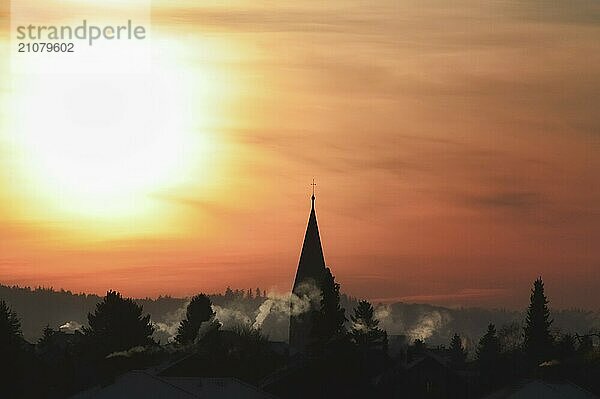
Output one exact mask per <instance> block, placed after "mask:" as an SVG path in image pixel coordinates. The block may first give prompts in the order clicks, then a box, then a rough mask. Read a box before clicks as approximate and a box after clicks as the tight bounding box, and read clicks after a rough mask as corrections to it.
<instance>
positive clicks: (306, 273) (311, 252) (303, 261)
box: [290, 180, 325, 352]
mask: <svg viewBox="0 0 600 399" xmlns="http://www.w3.org/2000/svg"><path fill="white" fill-rule="evenodd" d="M315 185H316V184H315V183H314V180H313V183H312V186H313V193H312V196H311V209H310V215H309V217H308V225H307V226H306V233H305V234H304V243H303V244H302V252H301V253H300V260H299V261H298V270H297V271H296V279H295V280H294V287H293V289H292V292H293V293H294V294H295V295H297V296H298V297H300V298H303V297H305V296H306V297H308V298H314V295H311V293H312V292H314V291H315V290H319V291H320V290H321V282H322V278H323V274H324V272H325V258H324V256H323V247H322V246H321V237H320V235H319V226H318V225H317V215H316V212H315V193H314V187H315ZM312 306H313V309H314V310H317V309H318V306H319V304H318V303H314V304H312ZM292 314H293V312H292ZM311 328H312V320H311V318H310V312H306V313H304V314H301V315H300V316H292V317H291V318H290V349H291V351H292V352H302V351H304V350H305V349H306V347H307V345H308V343H309V337H310V331H311Z"/></svg>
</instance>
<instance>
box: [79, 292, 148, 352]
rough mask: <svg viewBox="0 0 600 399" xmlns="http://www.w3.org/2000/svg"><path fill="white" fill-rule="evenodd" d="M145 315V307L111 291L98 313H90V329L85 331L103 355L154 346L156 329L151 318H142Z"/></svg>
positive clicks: (101, 303) (98, 308)
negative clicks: (153, 337)
mask: <svg viewBox="0 0 600 399" xmlns="http://www.w3.org/2000/svg"><path fill="white" fill-rule="evenodd" d="M142 312H143V308H142V306H140V305H138V304H136V303H135V302H134V301H133V299H131V298H123V297H122V296H121V294H119V293H118V292H116V291H108V292H107V293H106V296H105V297H104V299H103V300H102V301H101V302H100V303H98V304H97V305H96V310H95V311H94V313H88V323H89V325H90V326H89V327H84V328H83V331H84V333H85V335H86V337H87V338H88V339H89V340H90V341H91V343H92V344H93V348H94V349H95V350H96V351H97V352H98V354H101V355H108V354H110V353H112V352H116V351H123V350H127V349H130V348H132V347H135V346H145V345H150V344H153V343H154V341H153V340H152V338H151V336H152V334H153V333H154V327H153V326H152V323H151V322H150V315H146V316H142Z"/></svg>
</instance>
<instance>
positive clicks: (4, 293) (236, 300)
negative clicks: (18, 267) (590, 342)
mask: <svg viewBox="0 0 600 399" xmlns="http://www.w3.org/2000/svg"><path fill="white" fill-rule="evenodd" d="M0 299H3V300H5V301H6V302H7V303H8V304H9V306H11V307H12V309H13V310H14V311H15V312H17V314H18V316H19V318H20V319H21V325H22V330H23V334H24V336H25V338H26V339H27V340H29V341H31V342H35V341H36V340H37V339H38V337H39V336H40V334H41V331H42V329H43V328H44V327H45V326H46V325H47V324H49V325H50V326H51V327H53V328H59V327H61V326H62V327H63V329H65V330H69V329H75V328H80V327H81V326H83V325H86V324H87V314H88V313H89V312H92V311H93V310H94V309H95V306H96V304H97V303H98V302H99V301H100V300H101V298H100V297H99V296H98V295H93V294H92V295H87V294H74V293H72V292H70V291H64V290H60V291H55V290H53V289H49V288H29V287H16V286H13V287H10V286H5V285H0ZM211 299H212V301H213V304H214V307H215V310H216V312H217V317H218V318H219V320H220V321H221V322H222V323H223V324H224V327H225V328H228V327H231V326H234V325H236V324H241V323H246V324H250V325H254V326H260V328H261V330H262V331H263V333H265V334H266V335H268V336H269V337H270V338H271V339H272V340H280V341H281V340H285V339H287V332H288V325H289V324H288V323H289V318H288V317H289V314H288V312H289V311H288V308H289V306H287V305H286V302H285V299H284V298H283V297H280V296H277V295H271V294H269V295H267V294H266V293H265V292H264V291H261V290H259V289H256V290H253V291H246V290H231V289H227V290H226V292H225V293H222V294H213V295H211ZM136 302H138V303H139V304H141V305H143V307H144V312H146V313H149V314H150V315H151V317H152V321H153V322H154V323H155V327H156V334H155V338H156V339H159V340H161V341H162V342H166V341H167V340H168V339H169V338H170V337H172V336H173V335H174V334H175V333H176V330H177V325H178V324H179V322H180V320H181V319H182V318H183V317H184V316H185V306H186V304H187V299H186V298H172V297H168V296H167V297H158V298H156V299H149V298H146V299H136ZM341 302H342V306H343V307H344V308H346V316H347V317H348V318H350V317H349V316H350V314H351V310H352V308H353V307H354V306H356V303H357V301H356V299H355V298H351V297H348V296H346V295H342V301H341ZM375 310H376V315H377V318H378V319H379V320H380V321H381V327H383V328H384V329H386V330H387V332H388V334H390V335H406V337H407V339H409V340H412V339H415V338H422V339H425V340H426V341H427V342H429V343H430V344H447V343H448V342H449V339H450V337H451V336H452V335H453V334H454V333H455V332H457V333H459V334H461V335H463V336H464V337H465V338H467V340H468V342H469V344H470V346H473V345H475V344H476V342H477V340H478V339H479V337H480V336H481V335H482V333H483V332H484V331H485V329H486V326H487V324H489V323H494V324H496V326H497V327H498V328H499V330H501V331H502V332H503V334H504V335H505V336H507V337H508V338H507V339H512V340H518V339H520V334H521V330H520V328H521V323H522V321H523V318H524V315H523V313H522V312H517V311H508V310H498V309H481V308H459V309H449V308H445V307H441V306H433V305H426V304H409V303H400V302H398V303H394V304H389V305H382V304H376V305H375ZM552 316H553V317H554V319H555V322H554V325H553V327H554V329H555V330H556V331H558V330H560V331H563V332H578V333H586V332H589V331H591V330H600V313H598V312H592V311H584V310H561V311H553V314H552Z"/></svg>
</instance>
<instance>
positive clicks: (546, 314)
mask: <svg viewBox="0 0 600 399" xmlns="http://www.w3.org/2000/svg"><path fill="white" fill-rule="evenodd" d="M552 321H553V320H551V319H550V310H549V309H548V299H547V298H546V295H545V294H544V282H543V281H542V279H541V278H538V279H537V280H535V282H534V283H533V289H532V290H531V299H530V304H529V308H528V309H527V318H526V319H525V333H524V346H525V352H526V353H527V355H528V356H529V358H530V359H531V360H532V361H533V362H535V363H536V364H539V363H540V362H542V361H544V360H548V358H549V357H550V356H551V355H552V345H553V339H552V336H551V335H550V326H551V325H552Z"/></svg>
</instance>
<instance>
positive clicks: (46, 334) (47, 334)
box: [38, 324, 55, 348]
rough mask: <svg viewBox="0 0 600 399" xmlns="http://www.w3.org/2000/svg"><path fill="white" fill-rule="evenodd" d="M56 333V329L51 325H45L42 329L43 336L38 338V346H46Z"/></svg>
mask: <svg viewBox="0 0 600 399" xmlns="http://www.w3.org/2000/svg"><path fill="white" fill-rule="evenodd" d="M54 333H55V331H54V330H53V329H52V328H51V327H50V325H49V324H46V327H44V329H43V330H42V336H41V338H40V339H39V340H38V346H39V347H42V348H44V347H46V346H47V345H48V344H49V343H50V339H52V336H53V335H54Z"/></svg>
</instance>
